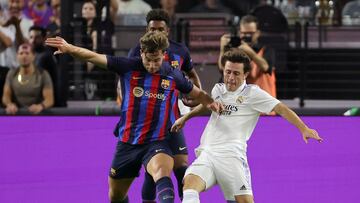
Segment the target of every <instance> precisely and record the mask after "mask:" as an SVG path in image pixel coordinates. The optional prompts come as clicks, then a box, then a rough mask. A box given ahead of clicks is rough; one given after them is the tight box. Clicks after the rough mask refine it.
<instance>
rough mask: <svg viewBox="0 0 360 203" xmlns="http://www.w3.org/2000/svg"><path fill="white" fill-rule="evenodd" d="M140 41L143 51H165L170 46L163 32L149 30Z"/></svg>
mask: <svg viewBox="0 0 360 203" xmlns="http://www.w3.org/2000/svg"><path fill="white" fill-rule="evenodd" d="M139 42H140V48H141V51H142V52H149V53H154V52H156V51H159V50H161V51H165V50H166V49H167V48H168V47H169V40H168V38H167V36H166V35H165V34H164V33H162V32H147V33H145V35H144V36H142V37H141V38H140V41H139Z"/></svg>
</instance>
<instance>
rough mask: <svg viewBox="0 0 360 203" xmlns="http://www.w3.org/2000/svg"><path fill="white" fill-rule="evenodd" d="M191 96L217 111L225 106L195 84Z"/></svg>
mask: <svg viewBox="0 0 360 203" xmlns="http://www.w3.org/2000/svg"><path fill="white" fill-rule="evenodd" d="M189 96H190V97H192V98H195V99H196V100H197V101H199V102H200V103H201V104H202V105H204V106H205V107H206V108H208V109H210V110H212V111H215V112H217V113H219V112H221V111H222V110H223V109H224V107H223V105H222V104H221V103H219V102H216V101H214V100H213V99H212V98H211V97H210V96H209V95H208V94H207V93H206V92H205V91H204V90H201V89H199V88H198V87H196V86H195V85H194V86H193V89H192V90H191V92H190V93H189Z"/></svg>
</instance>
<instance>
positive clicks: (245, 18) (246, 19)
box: [240, 15, 259, 30]
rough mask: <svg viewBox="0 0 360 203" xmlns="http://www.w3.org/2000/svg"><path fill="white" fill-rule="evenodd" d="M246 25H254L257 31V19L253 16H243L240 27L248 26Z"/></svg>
mask: <svg viewBox="0 0 360 203" xmlns="http://www.w3.org/2000/svg"><path fill="white" fill-rule="evenodd" d="M248 23H255V24H256V28H257V29H258V30H259V21H258V19H257V18H256V17H255V16H253V15H246V16H243V17H242V18H241V20H240V25H243V24H248Z"/></svg>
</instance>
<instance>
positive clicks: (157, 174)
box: [151, 165, 172, 182]
mask: <svg viewBox="0 0 360 203" xmlns="http://www.w3.org/2000/svg"><path fill="white" fill-rule="evenodd" d="M171 171H172V168H170V167H168V166H164V165H159V166H158V167H156V168H154V170H153V173H152V174H151V175H152V176H153V178H154V181H155V182H156V181H157V180H159V179H160V178H162V177H170V175H171Z"/></svg>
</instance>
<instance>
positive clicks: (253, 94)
mask: <svg viewBox="0 0 360 203" xmlns="http://www.w3.org/2000/svg"><path fill="white" fill-rule="evenodd" d="M221 61H222V63H223V65H224V67H225V68H224V72H223V74H224V83H218V84H216V85H215V86H214V88H213V90H212V97H213V98H214V99H215V100H217V101H221V102H222V103H223V104H224V108H225V110H224V111H222V112H221V114H220V115H219V114H217V113H212V114H211V117H210V120H209V121H208V123H207V125H206V128H205V130H204V132H203V134H202V136H201V141H200V146H199V147H198V148H197V149H195V152H196V156H197V158H196V160H195V161H194V162H193V163H192V164H191V166H190V167H189V168H188V169H187V171H186V173H185V177H184V188H183V190H184V199H183V203H198V202H200V199H199V193H200V192H202V191H204V190H207V189H209V188H210V187H212V186H213V185H215V184H219V185H220V187H221V189H222V191H223V193H224V196H225V199H226V200H227V201H228V202H241V203H248V202H249V203H251V202H254V199H253V193H252V187H251V176H250V170H249V166H248V163H247V157H246V148H247V144H246V142H247V141H248V140H249V138H250V136H251V134H252V132H253V130H254V128H255V126H256V123H257V121H258V119H259V116H260V114H261V113H269V112H271V111H275V112H276V113H277V114H279V115H281V116H282V117H283V118H285V119H286V120H288V121H289V122H290V123H291V124H293V125H295V126H296V127H297V128H298V129H299V131H300V132H301V134H302V136H303V139H304V141H305V142H306V143H307V141H308V139H309V138H313V139H315V140H317V141H319V142H321V141H322V138H320V137H319V135H318V133H317V132H316V131H315V130H313V129H310V128H308V127H307V126H306V125H305V124H304V123H303V122H302V120H301V119H300V118H299V117H298V116H297V115H296V114H295V113H294V112H293V111H292V110H290V109H289V108H288V107H287V106H286V105H284V104H283V103H281V102H280V101H279V100H277V99H275V98H274V97H272V96H270V95H269V94H268V93H267V92H265V91H264V90H262V89H260V88H259V87H258V86H256V85H247V84H246V82H245V79H246V77H247V75H248V74H249V71H250V59H249V58H248V57H247V55H246V54H245V53H244V52H242V51H241V50H240V49H238V48H236V49H231V50H230V51H228V52H226V53H225V54H224V55H223V57H222V60H221ZM204 108H205V107H203V106H201V105H199V106H197V107H196V108H195V109H193V110H192V111H191V112H190V113H187V114H186V115H184V116H183V117H181V118H179V119H178V120H177V121H176V122H175V123H174V125H173V126H172V129H171V130H172V131H177V130H178V129H180V128H182V127H183V126H184V124H185V122H186V121H187V120H188V119H190V118H191V117H193V116H195V115H199V114H200V113H203V110H204Z"/></svg>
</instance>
